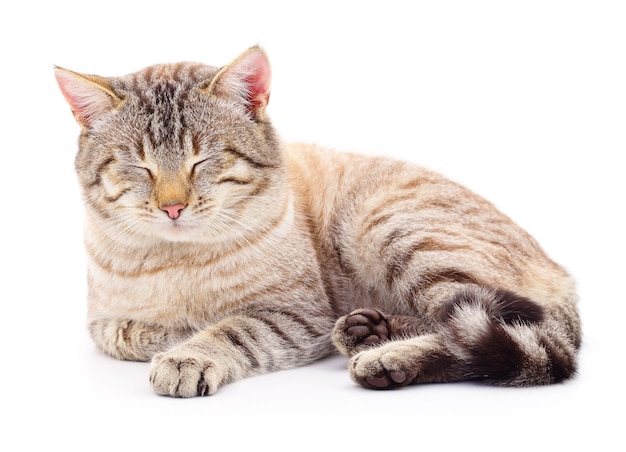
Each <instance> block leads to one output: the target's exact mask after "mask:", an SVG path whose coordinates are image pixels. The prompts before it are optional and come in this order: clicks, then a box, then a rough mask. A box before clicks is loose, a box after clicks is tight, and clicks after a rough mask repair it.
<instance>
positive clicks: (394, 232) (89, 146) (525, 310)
mask: <svg viewBox="0 0 626 452" xmlns="http://www.w3.org/2000/svg"><path fill="white" fill-rule="evenodd" d="M56 76H57V81H58V83H59V86H60V88H61V91H62V93H63V94H64V96H65V98H66V99H67V101H68V103H69V105H70V107H71V108H72V111H73V113H74V116H75V118H76V120H77V121H78V123H79V124H80V125H81V126H82V133H81V136H80V141H79V152H78V155H77V157H76V169H77V173H78V177H79V180H80V183H81V186H82V189H83V195H84V202H85V209H86V231H85V233H86V238H85V245H86V250H87V254H88V281H89V293H88V315H89V331H90V333H91V336H92V337H93V339H94V341H95V343H96V344H97V345H98V347H99V348H100V349H101V350H102V351H103V352H104V353H106V354H108V355H111V356H114V357H116V358H119V359H126V360H140V361H148V360H151V361H152V365H151V371H150V382H151V385H152V387H153V389H154V390H155V391H156V392H157V393H159V394H163V395H169V396H175V397H192V396H197V395H207V394H213V393H214V392H215V391H216V390H217V389H218V388H219V387H220V386H221V385H223V384H225V383H229V382H233V381H236V380H238V379H241V378H244V377H247V376H250V375H254V374H258V373H263V372H270V371H274V370H278V369H285V368H290V367H294V366H300V365H304V364H307V363H310V362H313V361H315V360H317V359H320V358H322V357H324V356H327V355H328V354H330V353H332V352H333V351H334V350H336V349H338V350H339V351H340V352H341V353H343V354H345V355H346V356H349V357H350V366H349V368H350V374H351V377H352V378H353V379H354V380H355V381H356V382H358V383H359V384H361V385H362V386H364V387H369V388H394V387H398V386H404V385H407V384H413V383H426V382H446V381H459V380H481V381H485V382H488V383H492V384H498V385H511V386H526V385H536V384H548V383H554V382H559V381H562V380H565V379H567V378H569V377H570V376H572V375H573V374H574V372H575V369H576V352H577V349H578V347H579V345H580V323H579V319H578V314H577V310H576V293H575V290H574V284H573V282H572V280H571V278H570V277H569V276H568V275H567V274H566V272H565V271H564V270H563V269H562V268H561V267H559V266H558V265H557V264H555V263H554V262H552V261H551V260H550V259H549V258H548V257H547V256H546V255H545V253H544V252H543V251H542V250H541V249H540V247H539V246H538V245H537V243H536V242H535V241H534V240H533V239H532V238H531V237H530V236H529V235H528V234H526V233H525V232H524V231H523V230H521V229H520V228H519V227H518V226H516V225H515V224H513V223H512V222H511V221H510V220H509V219H508V218H507V217H506V216H504V215H502V214H501V213H499V212H498V211H497V210H496V209H495V208H494V207H493V206H492V205H491V204H490V203H488V202H487V201H485V200H483V199H481V198H480V197H478V196H476V195H474V194H473V193H471V192H470V191H468V190H467V189H465V188H463V187H461V186H459V185H457V184H455V183H453V182H450V181H448V180H446V179H445V178H443V177H442V176H440V175H438V174H435V173H433V172H430V171H428V170H426V169H424V168H421V167H418V166H415V165H412V164H408V163H404V162H398V161H394V160H389V159H384V158H372V157H365V156H359V155H353V154H345V153H336V152H333V151H330V150H326V149H321V148H318V147H316V146H313V145H303V144H292V145H286V144H282V143H280V141H279V140H278V138H277V136H276V134H275V132H274V129H273V128H272V126H271V123H270V122H269V119H268V117H267V115H266V112H265V107H266V105H267V101H268V99H269V87H270V70H269V64H268V62H267V58H266V56H265V53H264V52H263V51H262V50H261V49H259V48H258V47H253V48H251V49H249V50H248V51H247V52H244V53H243V54H242V55H241V56H240V57H238V58H237V59H236V60H234V61H233V62H232V63H231V64H230V65H228V66H225V67H223V68H221V69H218V68H214V67H210V66H204V65H198V64H191V63H180V64H172V65H157V66H152V67H149V68H147V69H144V70H143V71H140V72H137V73H134V74H130V75H127V76H123V77H112V78H104V77H99V76H91V75H83V74H77V73H74V72H71V71H67V70H65V69H61V68H57V70H56Z"/></svg>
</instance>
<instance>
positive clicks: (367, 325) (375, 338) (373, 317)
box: [346, 309, 389, 345]
mask: <svg viewBox="0 0 626 452" xmlns="http://www.w3.org/2000/svg"><path fill="white" fill-rule="evenodd" d="M346 327H347V329H346V333H347V334H348V335H350V336H352V337H354V338H355V339H357V341H360V342H361V343H363V344H365V345H376V344H380V343H382V342H386V341H387V339H388V338H389V329H388V328H387V321H386V320H385V318H384V317H383V315H382V314H381V313H380V312H378V311H376V310H374V309H359V310H358V311H355V312H353V313H352V314H350V315H349V316H348V318H347V319H346Z"/></svg>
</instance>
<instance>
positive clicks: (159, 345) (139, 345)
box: [89, 318, 192, 361]
mask: <svg viewBox="0 0 626 452" xmlns="http://www.w3.org/2000/svg"><path fill="white" fill-rule="evenodd" d="M89 333H90V334H91V337H92V338H93V340H94V342H95V343H96V345H97V346H98V347H99V348H100V350H102V352H104V353H105V354H107V355H109V356H112V357H114V358H117V359H122V360H126V361H150V360H151V359H152V357H153V356H154V355H155V354H157V353H159V352H162V351H164V350H167V349H168V348H170V347H172V346H173V345H175V344H177V343H179V342H181V341H183V340H184V339H186V338H187V337H189V336H190V335H191V334H192V331H191V330H188V329H173V328H166V327H163V326H160V325H151V324H147V323H143V322H139V321H136V320H128V319H119V318H111V319H98V320H93V321H91V322H90V323H89Z"/></svg>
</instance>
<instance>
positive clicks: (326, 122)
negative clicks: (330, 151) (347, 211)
mask: <svg viewBox="0 0 626 452" xmlns="http://www.w3.org/2000/svg"><path fill="white" fill-rule="evenodd" d="M9 5H10V6H9ZM139 5H141V6H139ZM226 5H227V6H226ZM409 5H410V6H409ZM622 5H623V2H619V1H615V2H610V1H602V0H594V1H575V0H569V1H550V0H543V1H528V0H527V1H523V2H522V1H520V2H509V1H491V2H489V1H433V2H419V1H415V2H408V1H404V2H399V1H393V0H386V1H384V2H369V1H359V2H341V1H340V0H334V1H330V2H327V1H316V2H311V3H307V2H273V1H249V2H243V1H236V0H235V1H233V0H222V1H219V2H216V1H209V0H195V1H187V0H177V1H160V0H153V1H146V2H133V1H131V0H126V1H117V0H109V1H102V2H89V1H85V0H81V1H68V0H59V1H50V2H44V1H40V2H27V1H24V2H20V3H19V5H17V6H16V3H15V2H4V3H3V4H2V6H0V10H1V11H0V17H1V18H0V21H1V22H2V26H1V27H0V38H1V41H0V42H1V45H2V60H1V61H2V63H1V64H2V70H1V71H0V77H1V84H0V87H1V89H2V96H1V97H0V106H1V108H2V110H1V111H2V120H1V121H0V124H1V132H2V133H1V135H0V139H1V141H0V143H1V150H0V151H1V153H2V154H1V156H0V162H1V163H0V184H1V187H0V196H1V199H2V202H3V206H2V221H1V222H0V228H1V232H2V235H1V238H2V251H1V253H2V254H1V256H2V259H1V263H2V269H1V272H0V278H2V280H1V287H0V300H1V304H0V309H2V317H1V324H2V326H1V327H0V334H1V341H0V344H1V347H2V348H1V349H0V352H1V353H0V358H1V361H0V389H1V390H2V392H3V394H2V396H1V398H0V413H1V414H2V417H3V419H4V420H3V421H2V422H1V423H0V449H1V450H6V451H9V450H10V451H13V450H29V451H32V450H84V451H92V450H94V451H95V450H119V451H126V450H142V451H143V450H172V449H175V450H184V449H187V448H193V449H194V450H201V451H202V450H216V449H220V450H224V449H225V450H245V449H252V448H254V449H261V450H266V449H268V450H269V449H273V450H302V449H304V450H317V449H322V448H323V450H341V449H345V448H349V449H350V450H358V451H368V450H383V449H387V448H398V447H402V448H404V449H406V450H425V449H429V450H433V449H436V450H455V449H459V450H518V449H519V450H535V451H543V450H546V451H547V450H567V449H568V448H571V447H574V446H576V447H577V450H597V451H601V450H602V451H603V450H623V447H624V443H625V441H624V435H623V429H624V416H623V406H624V402H626V400H625V397H624V396H625V391H624V384H623V382H622V377H623V369H624V365H623V359H624V358H623V357H624V340H623V336H622V333H623V325H624V314H625V309H624V303H625V301H626V300H625V298H626V296H625V295H624V286H623V281H624V267H625V265H624V261H625V256H626V247H625V240H624V236H623V234H624V230H625V220H624V200H623V197H624V194H625V185H626V184H625V183H624V177H623V168H624V163H623V160H622V158H623V154H624V150H625V149H626V139H625V133H624V132H625V128H624V127H625V124H626V122H625V120H626V89H625V86H626V65H625V58H626V32H625V30H626V25H625V24H626V14H625V11H624V8H623V7H622ZM257 43H258V44H261V45H262V46H264V47H265V48H266V50H267V52H268V53H269V55H270V59H271V61H272V64H273V71H274V77H273V90H272V98H271V102H270V108H269V113H270V115H271V116H272V118H273V121H274V124H275V125H276V127H277V129H278V131H279V133H280V134H281V135H282V136H283V138H285V139H286V140H301V141H314V142H318V143H320V144H323V145H328V146H332V147H335V148H338V149H345V150H355V151H361V152H367V153H371V154H383V155H389V156H393V157H398V158H403V159H407V160H411V161H414V162H417V163H420V164H423V165H425V166H428V167H430V168H433V169H436V170H438V171H440V172H442V173H444V174H446V175H448V176H449V177H451V178H453V179H455V180H457V181H460V182H462V183H464V184H466V185H468V186H469V187H470V188H472V189H473V190H475V191H477V192H478V193H480V194H482V195H484V196H486V197H487V198H489V199H490V200H492V201H494V202H495V203H496V205H497V206H499V207H500V208H501V210H503V211H504V212H505V213H507V214H508V215H510V216H511V217H512V218H514V219H515V220H516V221H517V222H519V223H520V224H521V225H522V226H524V227H525V228H526V229H528V230H529V231H530V232H531V233H532V234H533V235H534V236H535V237H536V238H537V239H538V240H539V241H540V243H541V244H542V245H543V246H544V247H545V249H546V250H547V251H548V253H549V254H550V255H551V256H552V257H553V258H554V259H555V260H557V261H559V262H561V263H562V264H564V265H565V266H566V267H567V268H568V269H569V270H570V271H571V272H572V273H573V274H574V276H575V277H576V279H577V280H578V284H579V289H580V295H581V302H580V309H581V312H582V318H583V323H584V333H585V337H584V345H583V348H582V351H581V355H580V372H579V375H578V376H577V378H576V379H574V380H572V381H570V382H568V383H565V384H562V385H557V386H551V387H545V388H531V389H501V388H491V387H484V386H480V385H477V384H468V383H462V384H450V385H429V386H417V387H411V388H406V389H404V390H400V391H395V392H388V391H383V392H377V391H367V390H364V389H360V388H358V387H356V386H355V385H354V384H353V383H352V382H351V381H350V379H349V378H348V375H347V371H346V364H347V361H346V360H345V359H344V358H341V357H334V358H331V359H328V360H325V361H322V362H319V363H317V364H315V365H312V366H309V367H305V368H300V369H295V370H291V371H284V372H279V373H275V374H271V375H264V376H260V377H255V378H250V379H248V380H245V381H241V382H238V383H235V384H232V385H229V386H227V387H224V388H223V389H221V390H220V391H219V392H218V393H217V394H216V395H215V396H212V397H209V398H198V399H192V400H176V399H169V398H163V397H158V396H156V395H154V394H153V393H152V392H151V390H150V388H149V385H148V381H147V378H148V364H145V363H128V362H118V361H115V360H112V359H109V358H106V357H103V356H101V355H100V354H99V353H98V352H97V351H96V350H95V348H94V346H93V345H92V344H91V342H90V340H89V338H88V336H87V333H86V328H85V301H84V299H85V274H84V254H83V248H82V205H81V200H80V193H79V189H78V184H77V182H76V178H75V175H74V171H73V158H74V154H75V150H76V139H77V136H78V132H79V128H78V126H77V125H76V124H75V123H74V121H73V118H72V115H71V113H70V110H69V108H68V107H67V105H66V104H65V102H64V100H63V99H62V96H61V94H60V93H59V91H58V89H57V87H56V85H55V82H54V79H53V75H52V67H53V64H57V65H60V66H64V67H68V68H70V69H74V70H77V71H81V72H87V73H97V74H101V75H121V74H124V73H128V72H133V71H135V70H138V69H140V68H142V67H144V66H147V65H150V64H153V63H160V62H173V61H178V60H194V61H202V62H206V63H208V64H213V65H224V64H226V63H228V62H229V61H230V60H231V59H233V58H234V57H236V56H237V55H238V54H239V53H240V52H241V51H243V50H245V49H246V48H247V47H249V46H251V45H253V44H257Z"/></svg>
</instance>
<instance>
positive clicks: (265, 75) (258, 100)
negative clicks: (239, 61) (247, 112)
mask: <svg viewBox="0 0 626 452" xmlns="http://www.w3.org/2000/svg"><path fill="white" fill-rule="evenodd" d="M249 59H250V61H249V62H248V68H249V74H248V75H247V76H246V77H245V78H244V81H245V83H246V85H247V86H248V92H249V93H250V94H249V95H250V103H251V106H252V108H253V109H254V110H258V109H260V108H263V107H265V106H266V105H267V103H268V102H269V98H270V85H271V81H272V71H271V68H270V65H269V61H268V60H267V57H266V56H265V54H264V53H255V54H252V55H250V56H249Z"/></svg>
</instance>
